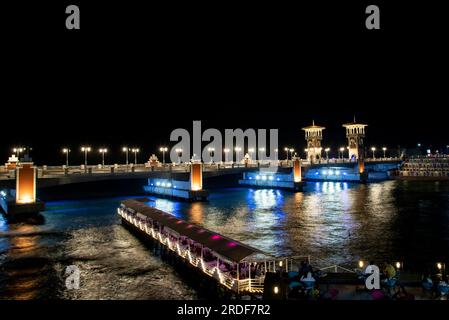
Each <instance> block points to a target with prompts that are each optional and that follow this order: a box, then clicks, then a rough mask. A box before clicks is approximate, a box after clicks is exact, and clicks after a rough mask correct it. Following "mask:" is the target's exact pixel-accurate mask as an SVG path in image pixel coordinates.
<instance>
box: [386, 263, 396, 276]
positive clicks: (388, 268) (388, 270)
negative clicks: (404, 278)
mask: <svg viewBox="0 0 449 320" xmlns="http://www.w3.org/2000/svg"><path fill="white" fill-rule="evenodd" d="M384 274H385V276H386V277H387V278H388V279H392V278H394V277H395V276H396V269H395V268H394V267H393V265H391V263H389V262H388V261H387V262H385V267H384Z"/></svg>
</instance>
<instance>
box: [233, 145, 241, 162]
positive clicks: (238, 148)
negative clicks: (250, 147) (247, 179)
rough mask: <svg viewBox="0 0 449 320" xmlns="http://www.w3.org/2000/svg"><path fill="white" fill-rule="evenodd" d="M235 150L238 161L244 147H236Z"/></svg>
mask: <svg viewBox="0 0 449 320" xmlns="http://www.w3.org/2000/svg"><path fill="white" fill-rule="evenodd" d="M234 150H235V162H238V160H239V154H240V151H242V148H240V147H235V148H234Z"/></svg>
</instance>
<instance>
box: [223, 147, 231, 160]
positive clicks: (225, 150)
mask: <svg viewBox="0 0 449 320" xmlns="http://www.w3.org/2000/svg"><path fill="white" fill-rule="evenodd" d="M223 151H224V154H225V163H226V162H228V154H229V151H230V150H229V149H228V148H224V149H223Z"/></svg>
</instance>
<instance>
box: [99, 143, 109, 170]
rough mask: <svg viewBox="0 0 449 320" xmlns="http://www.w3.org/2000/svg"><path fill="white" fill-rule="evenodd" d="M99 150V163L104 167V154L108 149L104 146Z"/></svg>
mask: <svg viewBox="0 0 449 320" xmlns="http://www.w3.org/2000/svg"><path fill="white" fill-rule="evenodd" d="M99 151H100V153H101V159H102V161H101V164H102V165H103V167H104V154H105V153H107V152H108V149H106V148H101V149H100V150H99Z"/></svg>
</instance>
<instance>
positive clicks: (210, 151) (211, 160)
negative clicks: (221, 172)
mask: <svg viewBox="0 0 449 320" xmlns="http://www.w3.org/2000/svg"><path fill="white" fill-rule="evenodd" d="M207 151H209V157H210V163H212V162H213V159H212V157H213V155H214V152H215V148H207Z"/></svg>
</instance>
